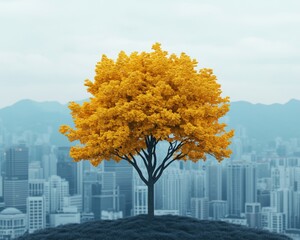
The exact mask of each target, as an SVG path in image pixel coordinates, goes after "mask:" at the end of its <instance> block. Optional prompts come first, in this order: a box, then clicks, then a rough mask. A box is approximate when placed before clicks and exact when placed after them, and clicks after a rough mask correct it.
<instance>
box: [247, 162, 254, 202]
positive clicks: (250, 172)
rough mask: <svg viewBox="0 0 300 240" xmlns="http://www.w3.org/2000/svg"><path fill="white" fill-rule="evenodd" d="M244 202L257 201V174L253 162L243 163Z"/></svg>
mask: <svg viewBox="0 0 300 240" xmlns="http://www.w3.org/2000/svg"><path fill="white" fill-rule="evenodd" d="M245 187H246V189H247V190H246V191H245V202H246V203H255V202H257V174H256V166H255V165H254V164H246V165H245Z"/></svg>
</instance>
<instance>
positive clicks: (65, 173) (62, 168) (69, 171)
mask: <svg viewBox="0 0 300 240" xmlns="http://www.w3.org/2000/svg"><path fill="white" fill-rule="evenodd" d="M69 152H70V147H59V148H58V150H57V175H58V176H60V177H61V178H64V179H66V180H67V181H68V182H69V188H70V189H69V192H70V195H75V194H77V191H78V188H77V185H78V179H77V175H78V170H77V168H78V163H76V162H74V161H73V159H72V158H71V156H70V153H69Z"/></svg>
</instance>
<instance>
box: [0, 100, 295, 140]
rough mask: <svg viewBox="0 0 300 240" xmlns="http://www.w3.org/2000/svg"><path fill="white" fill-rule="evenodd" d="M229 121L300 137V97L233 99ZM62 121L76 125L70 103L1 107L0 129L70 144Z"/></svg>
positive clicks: (264, 134) (252, 133) (265, 133)
mask: <svg viewBox="0 0 300 240" xmlns="http://www.w3.org/2000/svg"><path fill="white" fill-rule="evenodd" d="M80 102H82V101H80ZM226 122H228V126H229V128H230V129H232V128H233V129H236V130H237V129H240V128H241V127H243V128H244V129H246V133H247V135H248V137H251V138H256V139H257V140H259V141H263V142H266V141H270V140H273V139H274V138H276V137H282V138H284V139H288V138H295V137H297V138H300V101H299V100H294V99H293V100H290V101H289V102H288V103H286V104H272V105H264V104H251V103H249V102H244V101H239V102H232V103H231V107H230V112H229V113H228V114H227V120H226ZM61 124H69V125H72V118H71V116H70V111H69V109H68V107H67V105H66V104H65V105H64V104H60V103H58V102H36V101H32V100H22V101H19V102H17V103H15V104H14V105H11V106H8V107H5V108H2V109H0V129H1V126H2V127H4V128H5V129H6V130H7V131H8V132H11V133H22V132H24V131H26V130H29V131H32V132H34V133H37V134H41V133H47V132H49V131H51V132H52V133H51V138H50V141H51V142H52V143H53V144H56V145H69V143H68V141H67V140H66V138H65V137H64V136H62V135H61V134H60V133H59V132H58V129H59V126H60V125H61Z"/></svg>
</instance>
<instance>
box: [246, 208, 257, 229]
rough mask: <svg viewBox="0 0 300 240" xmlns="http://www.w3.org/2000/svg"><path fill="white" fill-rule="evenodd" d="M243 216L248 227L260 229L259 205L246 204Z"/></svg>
mask: <svg viewBox="0 0 300 240" xmlns="http://www.w3.org/2000/svg"><path fill="white" fill-rule="evenodd" d="M245 214H246V219H247V223H248V226H249V227H252V228H261V207H260V203H252V202H251V203H246V204H245Z"/></svg>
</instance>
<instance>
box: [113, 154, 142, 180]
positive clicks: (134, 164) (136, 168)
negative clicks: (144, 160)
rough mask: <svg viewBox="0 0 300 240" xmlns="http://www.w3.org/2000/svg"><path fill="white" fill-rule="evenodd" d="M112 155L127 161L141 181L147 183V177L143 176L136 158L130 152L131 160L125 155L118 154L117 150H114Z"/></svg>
mask: <svg viewBox="0 0 300 240" xmlns="http://www.w3.org/2000/svg"><path fill="white" fill-rule="evenodd" d="M114 155H116V156H117V157H119V158H121V159H123V160H125V161H127V162H128V163H129V164H130V165H132V166H133V167H134V169H135V170H136V171H137V173H138V174H139V176H140V178H141V179H142V181H143V182H144V183H145V184H146V185H148V181H147V179H146V178H145V177H144V175H143V173H142V171H141V169H140V168H139V166H138V165H137V162H136V159H135V157H134V156H133V155H132V154H131V153H130V154H129V155H130V157H131V158H132V160H130V158H129V157H128V156H127V155H125V154H124V155H120V152H119V151H118V150H116V151H115V152H114Z"/></svg>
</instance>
